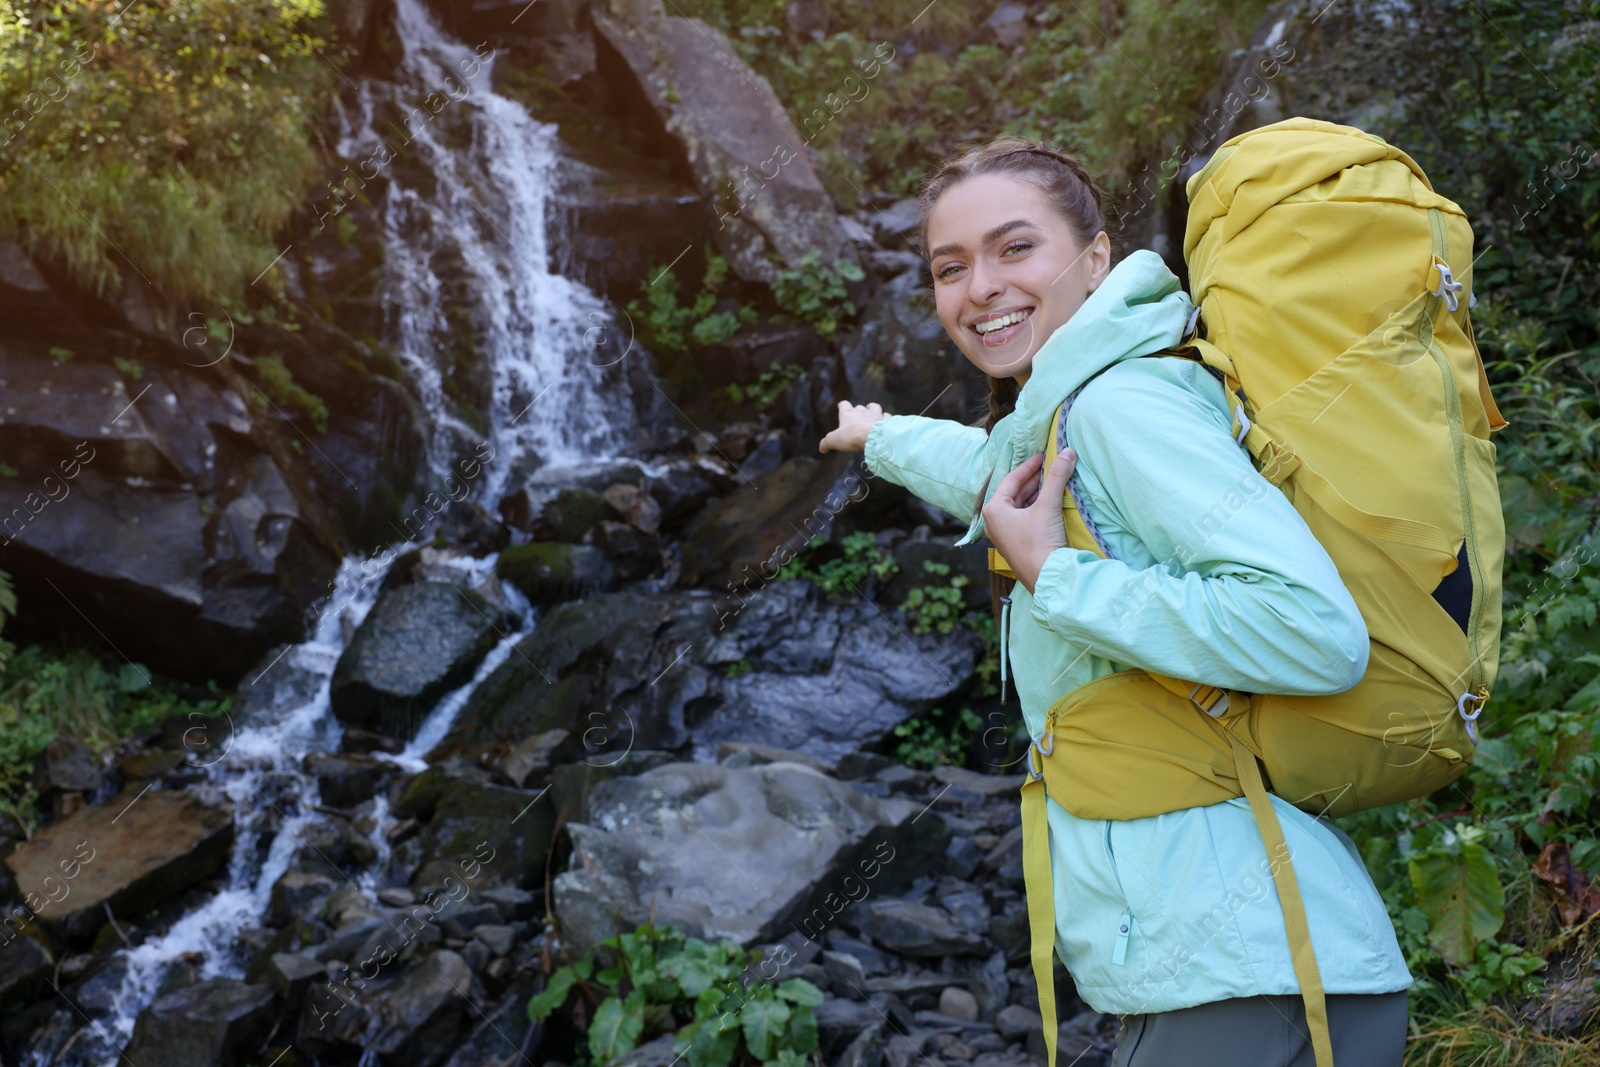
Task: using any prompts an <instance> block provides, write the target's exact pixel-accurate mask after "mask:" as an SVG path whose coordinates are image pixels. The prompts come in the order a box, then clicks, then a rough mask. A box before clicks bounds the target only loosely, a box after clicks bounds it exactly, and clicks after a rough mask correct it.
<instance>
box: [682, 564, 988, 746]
mask: <svg viewBox="0 0 1600 1067" xmlns="http://www.w3.org/2000/svg"><path fill="white" fill-rule="evenodd" d="M733 606H734V608H736V609H738V612H737V615H735V616H732V617H731V618H730V616H729V615H728V614H726V613H725V614H724V615H723V616H722V618H723V619H724V620H725V621H727V622H729V625H727V626H726V628H725V629H722V630H720V631H719V632H718V634H717V635H715V641H714V643H713V644H712V645H711V647H710V648H709V649H707V650H705V651H704V652H702V653H701V655H702V657H703V658H704V659H705V660H706V661H707V662H711V663H727V664H730V665H731V664H744V665H747V666H748V671H747V672H746V673H743V674H740V675H739V676H738V677H733V678H725V679H723V680H722V681H721V683H720V686H719V688H718V696H719V698H720V699H719V701H718V705H717V707H716V709H715V710H714V711H713V712H712V713H711V714H709V715H707V716H706V717H705V719H704V720H703V722H702V723H701V725H700V726H699V727H698V728H697V729H696V730H695V734H694V743H695V753H696V757H697V758H700V759H710V758H712V754H713V753H714V752H715V751H716V749H717V747H718V746H719V745H721V744H723V743H725V742H729V741H753V742H760V743H762V744H767V745H774V746H777V747H779V748H787V749H793V750H794V751H796V752H800V753H803V754H805V755H807V756H811V757H813V758H815V759H820V760H824V761H827V762H832V761H836V760H838V759H839V758H841V757H842V756H845V755H847V754H848V753H851V752H854V751H857V750H859V749H860V748H863V747H865V746H868V745H871V744H873V743H874V742H876V741H878V740H879V739H881V738H883V737H884V736H885V735H887V734H888V733H889V731H891V730H893V729H894V728H895V727H896V726H898V725H900V723H902V722H904V721H905V720H906V719H908V718H910V717H912V715H913V714H914V713H915V712H917V711H921V710H926V709H928V708H931V707H933V706H934V705H935V704H936V703H938V702H939V701H941V700H944V699H946V698H948V697H950V696H951V695H952V694H954V693H956V692H958V691H959V690H961V689H962V688H963V687H964V686H966V684H967V683H968V682H969V681H970V680H971V678H972V675H973V671H974V670H975V669H976V666H977V658H978V656H979V655H981V654H982V653H983V648H984V646H983V641H982V640H981V639H980V638H979V637H978V635H977V634H975V633H973V632H972V631H971V630H970V629H968V628H967V627H965V626H956V627H955V628H954V629H953V630H951V632H950V633H948V634H939V633H930V634H912V633H910V632H908V630H907V628H906V627H905V626H904V625H902V624H897V623H895V622H894V621H892V620H891V619H890V618H889V617H887V616H886V614H885V612H884V610H883V608H882V607H881V606H880V605H876V604H872V603H869V602H868V601H867V600H866V599H865V598H864V597H861V596H855V595H850V594H847V595H846V596H845V597H844V598H842V599H841V600H840V601H839V602H838V603H832V602H830V601H828V600H826V599H825V598H824V597H823V596H822V595H821V594H820V593H819V592H818V591H817V590H816V589H815V588H813V587H812V586H811V585H810V583H808V582H801V581H785V582H777V583H774V584H773V585H770V586H768V587H766V588H764V589H762V590H761V591H760V593H759V595H757V596H754V597H752V598H751V600H750V601H749V603H748V604H746V605H744V606H743V607H742V609H740V608H739V602H738V601H737V600H735V601H733Z"/></svg>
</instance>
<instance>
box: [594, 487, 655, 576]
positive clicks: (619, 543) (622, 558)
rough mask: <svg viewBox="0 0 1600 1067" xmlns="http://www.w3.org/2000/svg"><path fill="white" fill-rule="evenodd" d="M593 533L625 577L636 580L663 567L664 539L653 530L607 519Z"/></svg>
mask: <svg viewBox="0 0 1600 1067" xmlns="http://www.w3.org/2000/svg"><path fill="white" fill-rule="evenodd" d="M645 499H646V500H648V499H649V497H645ZM592 537H593V541H594V545H595V547H596V548H598V549H600V551H601V552H604V553H605V556H606V559H607V560H609V561H610V562H611V565H612V566H613V567H615V568H616V571H617V574H618V575H620V576H621V578H622V579H623V580H624V581H629V582H635V581H638V580H639V579H640V578H647V577H649V576H650V575H652V574H654V573H656V572H657V571H659V570H660V569H661V539H660V538H659V537H657V536H656V535H655V534H653V533H644V532H642V531H640V530H638V529H636V528H635V527H633V526H630V525H629V524H628V523H625V522H612V521H610V520H607V521H605V522H602V523H600V524H599V525H598V526H596V527H595V528H594V532H593V535H592Z"/></svg>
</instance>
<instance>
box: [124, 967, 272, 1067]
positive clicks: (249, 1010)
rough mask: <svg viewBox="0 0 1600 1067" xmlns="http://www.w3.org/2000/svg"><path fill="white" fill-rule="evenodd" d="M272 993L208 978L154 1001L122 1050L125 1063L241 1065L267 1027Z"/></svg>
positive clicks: (254, 1059)
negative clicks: (208, 979) (125, 1047)
mask: <svg viewBox="0 0 1600 1067" xmlns="http://www.w3.org/2000/svg"><path fill="white" fill-rule="evenodd" d="M272 1002H273V992H272V989H271V988H270V987H269V986H265V985H252V984H247V983H245V982H241V981H238V980H237V979H233V978H213V979H211V980H210V981H206V982H201V983H200V984H199V985H193V986H190V987H189V988H187V989H180V990H178V991H177V992H176V993H169V994H167V995H166V996H164V997H160V998H158V999H157V1000H155V1001H153V1002H152V1003H151V1004H150V1006H149V1007H147V1008H145V1010H144V1012H143V1013H142V1014H141V1015H140V1016H139V1021H138V1022H137V1023H135V1024H134V1027H133V1039H132V1040H131V1041H129V1042H128V1047H127V1049H126V1050H124V1052H123V1057H124V1058H125V1059H127V1061H128V1062H129V1063H159V1064H161V1067H244V1065H245V1064H247V1063H259V1062H261V1061H260V1059H259V1057H258V1055H257V1053H258V1052H259V1050H260V1049H259V1046H260V1044H261V1042H262V1041H263V1040H265V1039H266V1036H267V1031H268V1030H269V1029H270V1028H271V1025H272V1018H271V1008H272Z"/></svg>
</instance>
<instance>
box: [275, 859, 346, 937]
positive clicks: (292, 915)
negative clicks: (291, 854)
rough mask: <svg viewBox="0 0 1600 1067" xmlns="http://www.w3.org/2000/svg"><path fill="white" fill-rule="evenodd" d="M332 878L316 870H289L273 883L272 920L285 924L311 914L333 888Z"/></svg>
mask: <svg viewBox="0 0 1600 1067" xmlns="http://www.w3.org/2000/svg"><path fill="white" fill-rule="evenodd" d="M338 888H339V884H338V883H336V882H335V881H334V880H333V878H331V877H329V876H328V875H325V874H319V873H317V872H315V871H302V870H288V871H284V872H283V874H282V876H280V877H279V878H278V880H277V881H276V882H274V883H272V897H271V904H270V905H269V906H270V909H271V915H272V921H273V922H275V923H277V924H279V925H280V926H281V925H287V924H288V923H290V922H292V921H293V920H294V919H296V918H298V917H301V916H310V915H314V914H315V913H316V912H317V911H318V910H320V907H321V905H322V902H323V901H325V900H327V899H328V897H329V896H330V895H331V894H332V893H333V891H334V890H335V889H338Z"/></svg>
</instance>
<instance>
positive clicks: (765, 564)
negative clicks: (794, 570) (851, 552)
mask: <svg viewBox="0 0 1600 1067" xmlns="http://www.w3.org/2000/svg"><path fill="white" fill-rule="evenodd" d="M852 464H853V457H851V456H849V455H848V454H847V453H842V452H830V453H828V454H827V455H826V456H824V457H823V458H822V459H820V460H818V459H812V458H810V457H796V458H794V459H791V460H789V461H788V462H786V463H784V464H783V465H781V466H780V467H778V468H777V469H776V470H774V471H772V472H771V473H769V474H764V475H762V476H761V477H759V478H755V479H753V480H752V481H741V483H740V485H741V487H740V489H739V490H738V491H737V492H734V493H732V494H731V495H729V496H725V497H722V498H721V499H719V500H718V501H717V502H716V503H715V504H713V505H712V506H711V507H709V508H707V509H706V510H705V511H703V512H702V513H701V514H700V515H698V516H697V517H696V518H695V520H694V521H693V522H691V523H690V524H689V525H688V526H687V527H685V528H684V531H683V544H682V548H681V556H682V569H681V571H680V573H679V579H678V580H679V582H680V584H682V585H686V586H706V587H710V588H715V589H721V588H723V587H724V586H727V585H729V584H730V583H736V582H743V581H745V580H746V579H747V578H748V577H750V576H756V575H759V576H761V577H760V578H758V579H757V580H758V581H760V580H761V579H762V578H770V577H771V576H772V575H773V574H775V573H776V571H777V566H776V565H772V564H770V563H769V561H771V560H772V559H773V558H774V557H775V556H777V555H778V554H779V551H780V549H781V550H783V551H785V552H787V553H788V554H790V555H792V554H793V553H795V552H797V551H798V550H799V549H800V548H802V547H803V546H804V545H805V544H806V543H807V542H809V541H810V540H811V538H812V537H813V536H815V535H817V534H819V533H821V534H826V533H827V531H828V530H829V529H830V528H831V526H832V522H833V516H834V515H835V514H837V513H838V512H839V510H840V509H841V508H843V507H844V506H846V502H847V501H848V500H849V499H850V494H851V493H852V492H854V493H856V494H857V495H858V496H859V494H860V488H861V486H862V483H860V482H859V481H852V482H849V483H848V484H846V474H847V472H848V470H849V469H850V468H851V466H852ZM802 527H803V529H802Z"/></svg>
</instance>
